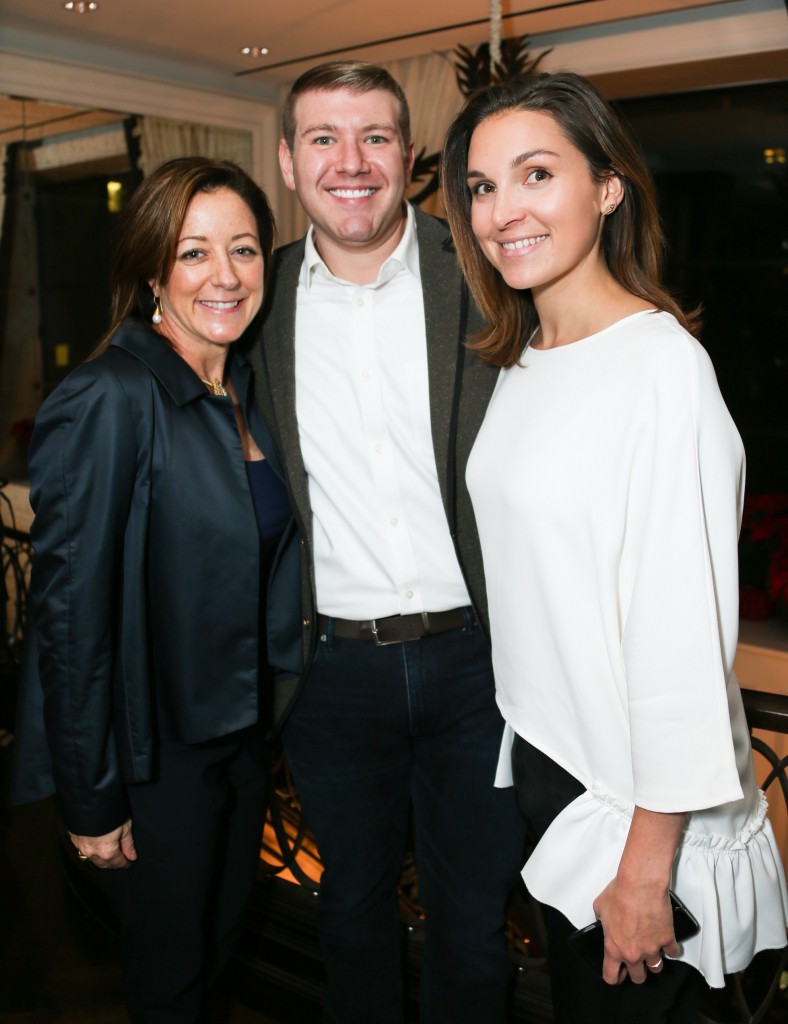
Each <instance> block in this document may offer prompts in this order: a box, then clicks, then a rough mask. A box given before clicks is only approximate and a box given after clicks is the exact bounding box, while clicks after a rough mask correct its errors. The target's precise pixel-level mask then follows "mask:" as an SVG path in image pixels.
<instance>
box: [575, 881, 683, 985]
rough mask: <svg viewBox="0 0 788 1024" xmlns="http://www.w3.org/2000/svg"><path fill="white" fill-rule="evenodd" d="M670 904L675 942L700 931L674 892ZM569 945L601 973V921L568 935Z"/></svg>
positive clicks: (602, 954)
mask: <svg viewBox="0 0 788 1024" xmlns="http://www.w3.org/2000/svg"><path fill="white" fill-rule="evenodd" d="M668 895H669V896H670V905H671V907H672V909H673V932H674V934H675V936H676V942H683V941H684V940H685V939H689V938H692V936H693V935H697V933H698V932H699V931H700V925H699V924H698V922H697V921H696V920H695V918H694V917H693V916H692V914H691V913H690V912H689V910H687V908H686V907H685V906H684V904H683V903H682V902H681V900H680V899H679V898H678V896H676V894H675V893H674V892H669V893H668ZM568 942H569V945H570V946H571V948H572V949H574V950H575V952H576V953H577V954H578V955H579V956H581V957H582V958H583V959H584V960H585V962H586V963H587V964H588V965H589V967H590V968H591V969H592V970H593V971H594V972H595V973H596V974H598V975H600V976H601V975H602V962H603V961H604V959H605V933H604V931H603V929H602V922H601V921H594V923H593V924H589V925H586V927H585V928H578V930H577V931H576V932H572V934H571V935H570V936H569V940H568Z"/></svg>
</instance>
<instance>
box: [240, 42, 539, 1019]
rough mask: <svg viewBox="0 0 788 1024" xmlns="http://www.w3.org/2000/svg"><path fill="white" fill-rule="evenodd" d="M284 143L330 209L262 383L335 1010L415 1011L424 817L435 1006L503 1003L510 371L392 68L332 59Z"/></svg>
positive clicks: (297, 251) (287, 286) (485, 1010)
mask: <svg viewBox="0 0 788 1024" xmlns="http://www.w3.org/2000/svg"><path fill="white" fill-rule="evenodd" d="M279 157H280V164H281V168H282V174H283V176H284V180H285V182H286V184H287V186H288V187H289V188H291V189H294V190H295V191H296V192H297V194H298V197H299V199H300V201H301V203H302V205H303V206H304V209H305V210H306V212H307V213H308V215H309V217H310V220H311V222H312V223H311V228H310V230H309V231H308V233H307V235H306V237H305V238H303V239H301V240H299V241H298V242H295V243H292V244H291V245H289V246H285V247H283V248H282V249H281V250H279V252H278V253H277V257H276V260H275V265H274V276H273V282H272V285H271V288H270V293H269V301H268V307H267V314H266V319H265V324H264V328H263V335H262V345H261V347H260V350H259V351H257V352H255V353H253V359H255V361H256V362H257V370H258V372H257V374H256V376H257V378H258V384H257V392H258V399H259V401H260V404H261V405H262V407H263V408H264V409H265V410H266V413H267V415H268V418H269V421H270V423H271V425H272V428H273V430H274V431H275V432H276V433H277V435H278V438H279V441H280V443H281V447H282V451H283V454H284V456H285V462H286V465H287V473H288V483H289V486H290V491H291V497H292V500H293V505H294V508H295V511H296V516H297V518H298V520H299V522H300V525H301V529H302V535H303V543H304V553H305V559H304V563H305V573H304V582H305V586H304V615H303V630H304V645H305V652H306V657H307V666H308V667H307V671H306V673H305V675H304V677H303V679H301V680H298V681H292V682H291V684H290V685H289V686H288V685H287V684H283V685H282V686H280V687H279V689H278V691H277V693H276V695H275V703H276V709H275V712H276V717H277V721H278V722H279V723H281V722H284V725H283V733H282V735H283V741H284V745H285V751H286V754H287V758H288V763H289V765H290V767H291V769H292V772H293V775H294V778H295V782H296V785H297V787H298V790H299V794H300V798H301V801H302V806H303V811H304V815H305V817H306V820H307V821H308V822H309V824H310V825H311V827H312V829H313V830H314V833H315V836H316V839H317V843H318V847H319V850H320V854H321V859H322V862H323V865H324V869H325V870H324V874H323V879H322V889H321V898H320V909H319V915H320V929H321V946H322V953H323V960H324V964H325V969H326V980H327V989H326V1000H325V1018H324V1019H325V1020H326V1021H330V1022H332V1024H402V1021H403V1019H404V997H403V981H402V965H401V957H400V952H401V936H400V931H399V925H398V920H397V884H398V881H399V878H400V873H401V869H402V857H403V850H404V847H405V844H406V842H407V839H408V832H409V827H410V823H411V820H412V822H413V837H414V839H415V849H416V862H417V867H418V874H419V899H420V902H421V903H422V905H423V907H424V910H425V942H424V951H423V957H422V966H421V986H420V995H419V999H420V1012H421V1020H422V1021H423V1022H425V1024H426V1022H429V1024H443V1022H445V1024H464V1022H467V1024H488V1022H489V1024H503V1022H504V1021H505V1019H506V997H507V988H508V981H509V975H510V963H509V958H508V955H507V952H506V946H505V938H504V925H505V918H506V903H507V898H508V896H509V894H510V892H511V890H512V888H513V887H514V885H515V884H516V881H517V878H518V874H519V870H520V868H521V866H522V861H523V845H524V825H523V823H522V820H521V818H520V816H519V814H518V811H517V807H516V804H515V800H514V796H513V793H512V791H511V790H500V789H497V790H496V789H495V788H494V786H493V781H494V777H495V766H496V761H497V755H498V749H499V746H500V741H501V735H502V730H503V721H502V719H501V716H500V713H499V711H498V709H497V707H496V704H495V696H494V683H493V677H492V669H491V663H490V653H489V641H488V631H487V625H486V599H485V594H484V574H483V570H482V564H481V554H480V551H479V546H478V538H477V535H476V528H475V525H474V522H473V516H472V512H471V508H470V502H469V498H468V494H467V491H466V487H465V463H466V461H467V457H468V454H469V452H470V448H471V446H472V444H473V440H474V437H475V435H476V432H477V430H478V428H479V425H480V423H481V420H482V419H483V416H484V410H485V408H486V405H487V402H488V400H489V397H490V394H491V392H492V389H493V387H494V384H495V379H496V372H495V371H492V370H491V369H490V368H489V367H488V366H486V365H484V364H483V363H482V362H481V361H480V360H479V359H477V358H476V357H475V356H474V355H473V354H472V353H470V352H467V351H466V350H465V341H466V337H467V336H468V335H469V334H470V335H472V334H473V333H474V332H475V331H477V330H478V329H479V328H480V327H481V322H480V320H479V318H478V314H477V313H476V311H475V310H474V309H473V308H472V307H470V306H469V301H468V297H467V292H466V291H465V288H464V285H463V283H462V279H461V276H460V273H459V271H458V268H457V266H456V262H455V257H454V249H453V245H452V242H451V236H450V235H449V232H448V229H447V227H446V226H445V225H444V224H443V223H442V222H441V221H438V220H436V219H434V218H432V217H427V216H425V215H424V214H422V213H421V212H420V211H418V210H416V209H414V208H413V207H412V206H410V205H409V204H408V203H406V202H405V198H404V197H405V190H406V188H407V186H408V185H409V183H410V174H411V169H412V166H413V144H412V141H411V136H410V124H409V114H408V108H407V103H406V101H405V97H404V95H403V93H402V90H401V89H400V87H399V85H398V84H397V83H396V82H395V81H394V79H392V78H391V76H390V75H389V74H388V72H386V71H385V70H383V69H382V68H379V67H376V66H374V65H370V64H364V63H361V62H356V61H347V62H335V63H332V64H327V65H321V66H320V67H317V68H314V69H312V70H310V71H308V72H306V73H305V74H304V75H302V76H301V78H299V79H298V81H297V82H296V83H295V85H294V86H293V89H292V91H291V93H290V96H289V98H288V101H287V105H286V109H285V115H284V138H283V140H282V142H281V143H280V151H279Z"/></svg>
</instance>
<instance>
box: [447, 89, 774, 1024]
mask: <svg viewBox="0 0 788 1024" xmlns="http://www.w3.org/2000/svg"><path fill="white" fill-rule="evenodd" d="M443 183H444V192H445V201H446V208H447V212H448V216H449V222H450V224H451V228H452V233H453V235H454V238H455V242H456V245H457V249H458V255H459V259H460V263H461V265H462V267H463V270H464V272H465V275H466V277H467V279H468V282H469V284H470V287H471V290H472V292H473V295H474V298H475V299H476V302H477V304H478V305H479V308H480V309H481V311H482V313H483V314H484V315H485V316H486V318H487V321H488V323H489V325H490V326H489V329H488V330H487V332H486V334H485V335H484V337H483V338H482V339H481V340H480V341H479V343H478V345H477V350H478V352H479V354H480V355H481V356H482V358H484V359H486V360H487V361H489V362H491V363H493V364H495V365H498V366H500V367H502V373H501V376H500V378H499V381H498V386H497V389H496V391H495V394H494V395H493V398H492V401H491V403H490V407H489V409H488V411H487V416H486V419H485V422H484V424H483V426H482V429H481V431H480V433H479V435H478V438H477V441H476V444H475V447H474V450H473V452H472V455H471V458H470V461H469V463H468V486H469V489H470V492H471V496H472V498H473V502H474V508H475V511H476V515H477V520H478V525H479V532H480V536H481V541H482V549H483V554H484V563H485V573H486V577H487V588H488V594H489V601H490V618H491V623H492V641H493V661H494V667H495V674H496V685H497V691H498V702H499V705H500V708H501V711H502V713H503V715H504V717H505V718H506V721H507V738H506V739H505V742H504V748H503V749H502V757H501V764H500V767H499V774H498V779H497V783H498V784H499V785H505V784H510V783H511V782H512V781H513V782H514V784H515V786H516V787H517V790H518V799H519V802H520V807H521V809H522V811H523V813H524V814H525V815H526V817H527V818H528V819H529V822H530V825H531V828H532V831H533V833H534V837H535V838H536V839H537V840H539V841H538V844H537V846H536V849H535V851H534V853H533V854H532V856H531V858H530V859H529V861H528V863H527V865H526V867H525V868H524V871H523V876H524V878H525V880H526V883H527V885H528V887H529V889H530V891H531V892H532V894H533V895H534V896H536V898H538V899H539V900H540V901H542V903H543V904H544V905H545V908H546V917H547V924H548V935H549V947H550V948H549V962H550V968H551V978H552V982H553V995H554V1002H555V1008H556V1019H557V1020H558V1021H560V1022H575V1021H576V1022H578V1024H580V1022H582V1024H591V1022H595V1021H599V1022H604V1024H614V1022H622V1024H623V1022H626V1024H629V1022H633V1024H646V1022H652V1021H653V1022H668V1021H669V1022H671V1024H679V1022H681V1024H684V1022H689V1021H695V1020H697V1019H698V1016H697V1013H698V1011H697V998H698V993H699V991H700V985H699V981H700V974H699V973H698V972H700V973H701V974H703V975H704V976H705V978H706V980H707V982H708V983H709V984H711V985H712V986H721V985H722V984H723V983H724V980H723V976H724V974H725V973H729V972H733V971H737V970H740V969H742V968H743V967H744V966H746V964H747V963H749V961H750V960H751V959H752V957H753V956H754V954H755V953H756V952H757V951H758V950H760V949H765V948H780V947H782V946H783V945H784V944H785V939H786V932H785V928H786V920H788V897H787V896H786V886H785V877H784V874H783V869H782V866H781V864H780V859H779V854H778V852H777V849H776V845H775V842H774V837H773V835H772V832H771V828H770V825H769V823H768V821H767V820H765V818H764V812H765V800H764V798H763V795H762V794H761V793H759V791H758V789H757V786H756V783H755V779H754V774H753V764H752V754H751V749H750V742H749V734H748V730H747V724H746V721H745V717H744V712H743V709H742V702H741V696H740V693H739V687H738V683H737V681H736V678H735V676H734V675H733V671H732V665H733V658H734V653H735V649H736V639H737V625H738V596H737V595H738V590H737V533H738V524H739V516H740V509H741V501H742V492H743V483H744V458H743V450H742V445H741V441H740V438H739V435H738V433H737V431H736V428H735V426H734V424H733V421H732V420H731V418H730V415H729V414H728V411H727V409H726V407H725V405H724V402H723V400H722V397H721V395H720V393H719V389H718V387H717V383H716V379H715V376H714V371H713V369H712V366H711V363H710V361H709V359H708V356H707V355H706V353H705V351H704V350H703V348H702V347H701V346H700V344H699V343H698V342H697V341H696V340H695V338H694V337H693V334H692V332H693V331H694V330H696V329H697V318H696V317H695V315H694V314H686V313H684V312H682V310H681V309H680V308H679V306H678V305H677V304H676V302H675V301H674V300H673V299H672V298H671V297H670V296H669V295H668V294H667V292H666V291H665V289H664V287H663V285H662V284H661V281H660V264H661V249H662V236H661V232H660V227H659V218H658V213H657V209H656V205H655V197H654V189H653V185H652V182H651V179H650V175H649V173H648V170H647V168H646V166H645V164H644V161H643V159H642V157H641V155H640V154H639V152H638V150H637V148H636V146H635V145H634V143H633V141H632V139H631V137H630V135H629V134H628V132H627V130H626V129H625V128H624V127H623V125H622V123H621V122H620V120H619V119H618V117H617V116H616V114H615V113H614V111H613V110H612V109H611V107H610V106H609V105H608V104H607V103H606V102H605V101H604V100H603V99H602V97H601V96H600V95H599V94H598V92H597V91H596V90H595V89H594V87H593V86H591V85H590V83H589V82H587V81H586V80H585V79H583V78H581V77H580V76H578V75H575V74H572V73H569V72H562V73H556V74H540V75H536V76H530V77H527V78H523V79H519V80H516V81H513V82H507V83H503V84H501V85H496V86H491V87H490V88H488V89H486V90H484V91H483V92H481V93H480V94H477V95H476V96H475V97H473V98H471V100H469V102H468V104H467V105H466V107H465V108H464V110H463V111H462V112H461V113H460V114H459V115H458V116H457V118H456V119H455V121H454V123H453V125H452V126H451V128H450V129H449V133H448V136H447V139H446V144H445V148H444V154H443ZM669 889H670V890H672V891H674V892H675V893H676V894H677V895H678V896H679V898H680V899H681V900H682V901H683V902H684V903H685V904H686V905H687V907H688V908H689V910H690V911H691V912H692V913H693V914H694V916H695V917H696V918H697V920H698V921H699V922H700V926H701V927H700V931H699V932H698V933H697V935H696V936H694V937H693V938H691V939H689V940H687V941H686V942H685V943H684V944H683V945H679V944H678V943H677V942H676V940H675V936H674V931H673V919H672V914H671V907H670V901H669V895H668V891H669ZM595 918H597V919H599V920H601V922H602V926H603V929H604V948H605V956H604V964H603V971H602V978H599V977H598V976H597V975H595V974H594V973H593V972H592V971H591V970H590V968H587V967H586V965H585V964H584V963H583V962H582V961H581V960H580V959H579V957H577V956H576V954H575V953H574V952H573V950H572V949H571V946H568V945H567V939H568V936H569V935H570V934H571V932H572V931H574V929H575V928H579V927H582V926H585V925H587V924H589V923H591V922H593V921H594V919H595ZM644 981H647V984H645V985H643V984H641V983H642V982H644ZM605 983H607V984H605ZM619 983H621V984H619ZM633 983H634V984H633Z"/></svg>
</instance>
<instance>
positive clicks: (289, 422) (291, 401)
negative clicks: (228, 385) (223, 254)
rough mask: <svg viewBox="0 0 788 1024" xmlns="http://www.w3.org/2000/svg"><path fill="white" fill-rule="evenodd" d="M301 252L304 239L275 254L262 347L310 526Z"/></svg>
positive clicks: (295, 487)
mask: <svg viewBox="0 0 788 1024" xmlns="http://www.w3.org/2000/svg"><path fill="white" fill-rule="evenodd" d="M303 257H304V240H303V239H300V240H299V241H297V242H293V243H292V244H291V245H288V246H285V247H284V248H283V249H281V250H279V252H278V253H277V254H276V262H275V265H274V271H273V274H272V277H271V282H272V283H271V286H270V290H269V295H268V299H267V302H266V312H265V318H264V320H263V329H262V336H261V345H260V346H259V351H260V354H261V369H262V376H263V380H264V381H265V382H266V383H267V386H268V391H269V394H270V399H271V401H270V404H269V417H270V418H272V420H273V422H272V424H271V426H272V429H273V431H274V433H275V434H276V435H277V439H278V441H279V445H280V449H281V452H282V458H283V460H284V464H285V470H286V473H287V478H288V482H289V484H290V491H291V494H292V497H293V501H294V502H295V505H296V507H297V509H298V511H299V513H300V515H299V518H300V519H301V521H302V523H304V524H305V525H306V524H308V523H309V522H310V516H309V487H308V484H307V477H306V470H305V468H304V460H303V456H302V454H301V444H300V441H299V436H298V421H297V419H296V388H295V322H296V290H297V288H298V277H299V274H300V272H301V263H302V261H303ZM261 404H262V403H261Z"/></svg>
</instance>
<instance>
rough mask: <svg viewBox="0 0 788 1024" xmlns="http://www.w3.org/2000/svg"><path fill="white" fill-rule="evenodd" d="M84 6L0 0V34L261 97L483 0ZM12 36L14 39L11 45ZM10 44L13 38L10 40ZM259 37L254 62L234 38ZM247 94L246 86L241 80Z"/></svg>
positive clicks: (114, 0) (417, 39)
mask: <svg viewBox="0 0 788 1024" xmlns="http://www.w3.org/2000/svg"><path fill="white" fill-rule="evenodd" d="M727 2H732V0H717V2H713V0H552V2H551V0H503V5H502V6H503V11H504V20H503V34H504V36H509V35H529V36H535V35H543V34H547V33H552V32H560V31H566V30H569V29H576V28H579V27H583V26H594V25H600V24H610V23H612V22H616V21H619V20H621V19H629V18H636V17H644V16H649V15H659V14H662V13H665V12H671V11H681V10H687V9H689V8H695V7H713V6H716V7H723V6H724V5H725V3H727ZM98 4H99V9H98V10H97V11H96V12H94V13H90V14H77V13H69V12H67V11H66V10H64V8H63V3H62V0H1V2H0V44H2V43H3V39H4V38H5V40H6V47H7V48H9V49H19V48H21V49H24V41H25V39H26V38H32V37H33V36H36V37H38V39H39V41H40V38H42V37H49V38H50V42H51V45H50V52H51V53H52V54H53V56H55V55H63V56H64V57H67V58H68V59H72V60H77V61H81V62H83V63H85V64H89V63H91V52H95V48H97V47H100V48H101V49H102V51H103V53H104V55H105V56H106V52H107V51H109V52H110V53H113V54H115V55H116V58H117V63H118V66H119V67H120V66H122V67H123V69H124V70H127V71H129V70H132V67H133V66H134V65H135V63H136V66H137V67H139V68H140V69H141V71H140V73H145V71H144V69H145V68H148V67H150V65H151V63H152V62H153V63H158V64H159V66H160V67H161V66H163V64H162V62H166V63H167V64H169V65H170V67H174V66H176V65H177V66H182V67H183V68H188V69H190V70H191V71H192V72H194V71H195V70H199V71H201V73H202V75H203V76H204V77H205V79H206V84H207V80H208V79H209V78H210V80H211V85H212V86H214V87H215V85H216V83H217V82H219V81H221V79H222V78H224V79H225V80H226V81H227V83H228V84H229V83H233V81H234V82H235V84H236V85H238V84H240V81H239V80H240V79H245V80H246V81H245V85H246V86H247V87H248V88H249V89H251V88H254V89H255V91H259V92H260V93H263V92H265V93H268V94H269V95H271V89H272V86H275V85H276V84H278V83H282V82H291V81H293V79H295V78H296V77H297V76H298V75H299V74H300V73H301V72H302V71H303V70H305V69H306V68H307V67H309V66H310V65H312V64H315V63H318V62H320V61H322V60H326V59H332V58H334V57H357V58H361V59H364V60H371V61H374V62H383V61H389V60H394V59H398V58H403V57H409V56H414V55H417V54H422V53H428V52H430V51H434V50H442V51H447V50H452V49H454V48H455V47H456V46H457V45H458V44H460V43H462V44H465V45H466V46H476V45H478V44H479V43H481V42H483V41H485V40H486V39H488V38H489V26H488V16H489V2H488V0H384V2H380V0H378V2H375V0H278V2H274V0H98ZM20 42H21V45H20ZM14 44H16V45H14ZM247 45H248V46H260V47H263V46H266V47H268V49H269V53H268V55H267V56H266V57H264V58H262V59H261V60H255V59H253V58H250V57H244V56H242V54H241V52H240V50H241V47H243V46H247ZM246 91H247V94H248V89H247V90H246Z"/></svg>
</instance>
